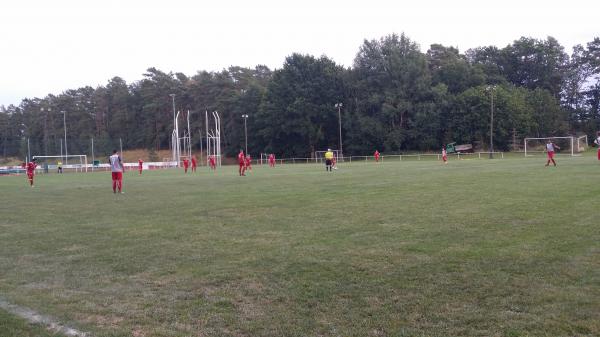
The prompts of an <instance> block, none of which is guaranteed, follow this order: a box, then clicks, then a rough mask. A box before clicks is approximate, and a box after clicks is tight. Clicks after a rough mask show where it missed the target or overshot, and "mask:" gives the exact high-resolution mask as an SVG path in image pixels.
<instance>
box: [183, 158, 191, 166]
mask: <svg viewBox="0 0 600 337" xmlns="http://www.w3.org/2000/svg"><path fill="white" fill-rule="evenodd" d="M188 166H190V163H189V162H188V160H187V159H184V160H183V167H188Z"/></svg>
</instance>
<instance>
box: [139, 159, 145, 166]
mask: <svg viewBox="0 0 600 337" xmlns="http://www.w3.org/2000/svg"><path fill="white" fill-rule="evenodd" d="M138 164H139V165H140V167H142V165H143V164H144V162H143V161H142V160H141V159H140V160H138Z"/></svg>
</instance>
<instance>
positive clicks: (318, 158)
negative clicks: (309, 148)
mask: <svg viewBox="0 0 600 337" xmlns="http://www.w3.org/2000/svg"><path fill="white" fill-rule="evenodd" d="M326 152H327V151H315V162H316V163H324V162H325V153H326ZM331 152H333V158H335V161H336V162H338V161H339V159H340V158H341V152H340V150H331ZM342 159H343V158H342Z"/></svg>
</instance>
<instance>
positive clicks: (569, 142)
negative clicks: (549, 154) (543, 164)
mask: <svg viewBox="0 0 600 337" xmlns="http://www.w3.org/2000/svg"><path fill="white" fill-rule="evenodd" d="M548 140H552V141H553V142H554V143H557V145H558V146H559V147H560V150H561V151H563V153H564V152H565V151H566V152H567V153H568V154H569V155H570V156H579V155H580V154H579V153H580V152H583V151H585V148H586V146H587V136H579V137H577V136H566V137H540V138H534V137H531V138H525V139H524V141H523V145H524V146H523V148H524V152H525V157H527V156H534V155H535V154H536V153H538V154H539V153H544V152H546V142H547V141H548ZM565 147H566V148H565Z"/></svg>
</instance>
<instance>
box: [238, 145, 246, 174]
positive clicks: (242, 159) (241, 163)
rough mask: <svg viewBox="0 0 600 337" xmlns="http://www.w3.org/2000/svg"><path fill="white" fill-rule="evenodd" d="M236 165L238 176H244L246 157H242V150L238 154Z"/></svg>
mask: <svg viewBox="0 0 600 337" xmlns="http://www.w3.org/2000/svg"><path fill="white" fill-rule="evenodd" d="M238 165H239V167H240V168H239V173H240V176H245V175H246V156H244V150H240V153H238Z"/></svg>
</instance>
